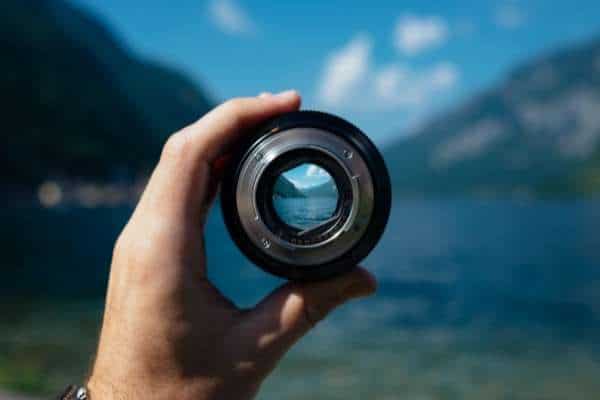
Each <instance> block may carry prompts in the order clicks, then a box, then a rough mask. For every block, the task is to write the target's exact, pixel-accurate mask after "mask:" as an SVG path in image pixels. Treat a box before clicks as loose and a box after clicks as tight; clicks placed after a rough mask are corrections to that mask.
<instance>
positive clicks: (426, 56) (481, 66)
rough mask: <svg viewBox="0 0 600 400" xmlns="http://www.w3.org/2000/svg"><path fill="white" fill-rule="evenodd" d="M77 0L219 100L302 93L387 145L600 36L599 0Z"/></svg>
mask: <svg viewBox="0 0 600 400" xmlns="http://www.w3.org/2000/svg"><path fill="white" fill-rule="evenodd" d="M72 1H73V2H74V3H76V4H81V5H82V6H83V7H84V8H86V9H88V10H91V11H93V12H94V13H95V14H97V15H99V16H101V17H102V19H103V20H104V21H105V22H107V23H108V25H109V26H110V28H111V29H112V30H113V31H114V32H116V33H117V35H118V36H119V37H120V38H121V39H123V40H124V41H125V43H126V44H127V45H128V46H129V47H130V48H132V49H133V50H134V51H135V52H137V53H138V54H141V55H143V56H145V57H148V58H152V59H156V60H158V61H160V62H163V63H166V64H169V65H172V66H175V67H177V68H179V69H181V70H183V71H184V72H185V73H186V74H187V75H189V76H190V77H192V78H193V79H194V80H195V81H196V82H197V83H198V84H200V85H202V86H203V87H204V88H206V89H207V90H208V91H209V92H210V93H211V94H212V95H213V96H214V97H215V98H216V99H217V100H222V99H226V98H229V97H233V96H247V95H255V94H258V93H259V92H261V91H278V90H283V89H287V88H294V89H297V90H299V91H300V92H301V94H302V95H303V98H304V108H307V109H320V110H324V111H329V112H333V113H336V114H339V115H341V116H343V117H345V118H347V119H349V120H351V121H352V122H354V123H355V124H357V125H358V126H359V127H361V128H362V129H363V130H364V131H366V132H367V133H368V134H369V135H370V136H371V137H372V138H373V139H375V141H376V142H378V143H379V144H385V143H386V142H388V141H390V140H393V139H395V138H398V137H400V136H402V135H404V134H406V133H407V132H410V129H411V128H412V127H414V126H416V125H418V124H420V123H422V122H423V121H425V120H427V118H430V117H431V116H432V115H433V114H435V113H436V112H441V111H442V110H444V109H448V108H451V107H453V106H455V105H456V104H459V102H460V101H461V100H464V99H467V98H468V97H469V96H470V95H472V94H473V93H476V92H477V91H480V90H482V89H484V88H486V87H489V86H491V85H493V84H494V83H496V82H498V81H500V80H501V79H502V78H503V77H504V76H505V75H506V74H507V73H508V72H509V71H510V69H511V68H513V67H514V66H516V65H518V64H519V63H521V62H522V61H525V60H528V59H530V58H532V57H535V56H537V55H539V54H543V53H544V52H547V51H550V50H552V49H554V48H557V47H560V46H564V45H568V44H570V43H573V42H577V41H580V40H585V39H589V38H591V37H593V36H594V35H600V3H599V2H598V1H597V0H596V1H591V0H578V1H576V2H574V1H566V0H555V1H547V0H545V1H542V0H528V1H525V0H498V1H485V0H482V1H450V0H438V1H435V2H424V1H422V0H419V1H416V0H407V1H402V2H398V1H384V0H382V1H368V2H367V1H362V2H353V1H348V0H346V1H341V0H333V1H316V0H315V1H312V0H305V1H266V0H252V1H250V0H206V1H202V0H178V1H166V0H145V1H138V0H127V1H126V0H72Z"/></svg>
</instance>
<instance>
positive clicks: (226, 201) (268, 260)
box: [221, 111, 391, 281]
mask: <svg viewBox="0 0 600 400" xmlns="http://www.w3.org/2000/svg"><path fill="white" fill-rule="evenodd" d="M294 128H314V129H319V130H322V131H325V132H327V133H331V134H333V135H335V136H337V137H338V138H340V139H342V140H343V141H345V142H346V143H347V144H348V146H349V147H350V148H351V149H352V151H354V152H357V153H358V154H359V155H360V157H361V158H362V159H363V160H364V162H365V164H366V167H367V169H368V171H369V173H370V176H371V184H372V189H373V212H372V213H371V216H370V220H369V222H368V224H367V226H366V228H365V229H364V232H363V233H362V235H361V238H360V240H358V241H357V242H356V243H355V244H354V245H353V247H352V248H351V249H349V250H348V251H346V252H345V253H344V254H342V255H340V256H338V257H336V258H335V259H333V260H329V261H327V262H324V263H319V264H314V265H296V264H293V263H289V262H282V261H280V260H277V259H274V258H273V257H271V256H269V255H268V254H267V253H265V252H264V251H263V250H262V249H261V248H258V246H257V245H256V241H255V240H254V239H255V238H254V239H253V238H250V237H248V234H247V233H246V231H245V230H244V228H243V226H242V221H241V220H240V215H239V210H238V206H237V202H236V193H237V189H238V188H237V186H238V179H239V175H240V173H241V166H242V164H243V161H244V160H245V159H246V158H247V157H248V155H249V154H252V153H253V151H254V149H256V147H257V146H260V145H261V143H263V142H264V141H265V140H266V139H268V138H269V137H271V136H272V135H277V134H280V132H282V131H286V130H290V129H294ZM350 155H351V154H350ZM244 189H248V188H244ZM390 208H391V185H390V179H389V173H388V171H387V168H386V166H385V163H384V161H383V158H382V156H381V154H380V153H379V151H378V150H377V148H376V147H375V145H374V144H373V143H372V142H371V141H370V140H369V138H368V137H367V136H366V135H365V134H364V133H363V132H362V131H361V130H360V129H358V128H357V127H355V126H354V125H352V124H351V123H349V122H347V121H345V120H343V119H341V118H339V117H336V116H334V115H331V114H327V113H322V112H318V111H297V112H292V113H288V114H284V115H281V116H279V117H276V118H274V119H273V120H271V121H269V122H268V123H266V124H265V125H263V126H262V127H261V128H259V129H257V130H256V131H255V132H254V133H253V134H250V135H248V136H247V137H246V140H245V141H244V142H243V143H242V144H241V145H240V146H239V147H238V148H237V150H236V151H235V152H234V153H233V155H232V157H231V159H230V161H229V164H228V167H227V168H226V169H225V172H224V178H223V181H222V186H221V209H222V213H223V218H224V221H225V224H226V226H227V229H228V231H229V233H230V235H231V237H232V238H233V240H234V242H235V243H236V245H237V246H238V248H239V249H240V250H241V251H242V253H244V255H245V256H246V257H248V258H249V259H250V260H251V261H252V262H253V263H255V264H256V265H257V266H259V267H260V268H262V269H264V270H265V271H267V272H269V273H272V274H274V275H277V276H280V277H282V278H287V279H292V280H302V281H311V280H319V279H325V278H329V277H331V276H334V275H337V274H340V273H343V272H345V271H347V270H350V269H352V268H354V266H355V265H356V264H357V263H359V262H360V261H361V260H362V259H363V258H364V257H366V256H367V255H368V254H369V253H370V252H371V250H372V249H373V248H374V247H375V245H376V244H377V242H378V241H379V239H380V238H381V235H382V234H383V232H384V230H385V226H386V224H387V221H388V218H389V214H390Z"/></svg>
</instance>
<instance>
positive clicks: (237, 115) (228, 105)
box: [223, 98, 245, 126]
mask: <svg viewBox="0 0 600 400" xmlns="http://www.w3.org/2000/svg"><path fill="white" fill-rule="evenodd" d="M244 104H245V101H244V99H242V98H235V99H231V100H227V101H226V102H225V103H223V111H224V113H225V114H226V115H227V118H228V119H229V120H230V122H231V123H232V124H233V125H235V126H241V125H242V123H243V119H244V108H245V106H244Z"/></svg>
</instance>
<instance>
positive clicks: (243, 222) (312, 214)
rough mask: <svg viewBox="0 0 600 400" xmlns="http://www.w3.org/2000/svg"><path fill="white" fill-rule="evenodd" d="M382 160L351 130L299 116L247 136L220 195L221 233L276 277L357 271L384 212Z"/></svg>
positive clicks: (386, 186) (313, 115)
mask: <svg viewBox="0 0 600 400" xmlns="http://www.w3.org/2000/svg"><path fill="white" fill-rule="evenodd" d="M390 200H391V191H390V182H389V176H388V172H387V169H386V167H385V164H384V162H383V159H382V157H381V155H380V154H379V152H378V151H377V149H376V147H375V146H374V145H373V144H372V143H371V141H370V140H369V139H368V138H367V137H366V136H365V135H364V134H363V133H362V132H361V131H360V130H359V129H358V128H356V127H355V126H353V125H352V124H350V123H349V122H346V121H344V120H342V119H340V118H338V117H335V116H333V115H330V114H325V113H320V112H315V111H299V112H294V113H289V114H285V115H282V116H280V117H277V118H275V119H273V120H272V121H270V122H269V123H267V124H266V125H265V126H263V127H261V128H259V129H258V130H257V131H256V132H254V134H252V135H249V136H248V140H247V141H246V142H245V143H243V144H242V145H241V146H240V148H239V149H238V151H237V152H236V153H235V154H234V156H233V158H232V160H231V163H230V165H229V167H228V168H227V170H226V172H225V177H224V179H223V185H222V188H221V207H222V211H223V217H224V220H225V223H226V225H227V228H228V230H229V232H230V234H231V235H232V237H233V239H234V241H235V242H236V244H237V245H238V247H239V248H240V249H241V250H242V252H243V253H244V254H245V255H246V256H247V257H248V258H249V259H250V260H251V261H253V262H254V263H255V264H257V265H258V266H259V267H261V268H263V269H265V270H266V271H268V272H270V273H273V274H275V275H278V276H281V277H284V278H288V279H297V280H315V279H322V278H327V277H330V276H332V275H335V274H339V273H342V272H344V271H346V270H348V269H350V268H352V267H354V266H355V265H356V263H358V262H359V261H360V260H362V259H363V258H364V257H365V256H366V255H367V254H368V253H369V252H370V251H371V250H372V249H373V247H374V246H375V245H376V244H377V242H378V240H379V238H380V237H381V235H382V233H383V230H384V228H385V225H386V223H387V220H388V216H389V211H390Z"/></svg>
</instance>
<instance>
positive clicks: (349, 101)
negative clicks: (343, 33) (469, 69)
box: [319, 34, 460, 111]
mask: <svg viewBox="0 0 600 400" xmlns="http://www.w3.org/2000/svg"><path fill="white" fill-rule="evenodd" d="M372 47H373V45H372V42H371V40H370V39H369V38H368V37H367V36H365V35H362V34H361V35H358V36H356V37H355V38H353V39H352V40H351V41H350V42H348V43H347V44H346V45H345V46H343V47H342V48H340V49H338V50H334V51H333V52H332V53H331V55H330V56H329V57H327V59H326V62H325V66H324V69H323V74H322V76H321V80H320V82H319V100H320V102H321V104H322V105H324V106H326V107H330V108H333V109H336V110H337V111H340V110H342V109H343V110H352V111H392V110H399V109H405V110H411V111H414V110H415V109H416V108H418V107H420V108H422V107H424V106H427V105H428V104H430V103H431V102H432V101H433V100H434V98H435V97H436V96H439V95H441V94H444V93H446V92H448V91H449V90H451V89H452V88H454V87H455V86H456V85H457V84H458V81H459V80H460V71H459V69H458V67H457V66H456V65H455V64H453V63H451V62H449V61H442V62H438V63H436V64H434V65H432V66H430V67H426V68H421V69H414V68H411V67H410V66H409V65H407V64H402V63H389V64H383V65H376V63H375V61H374V60H373V57H372Z"/></svg>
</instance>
